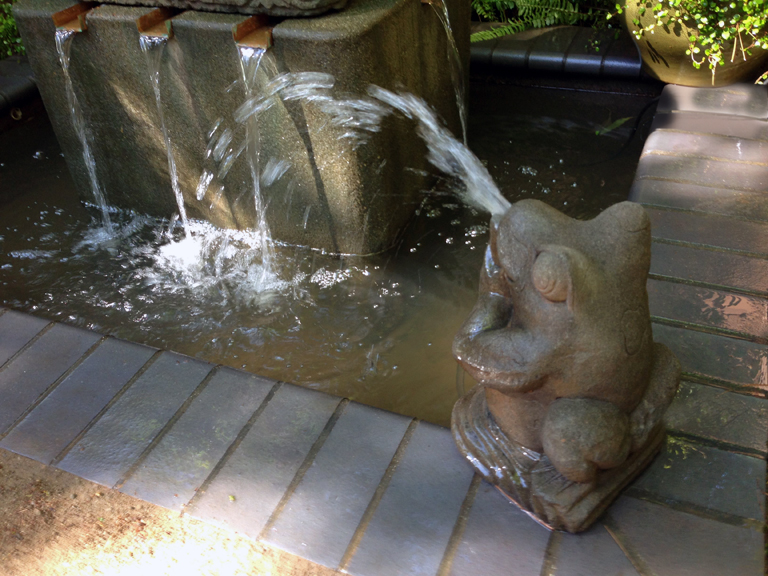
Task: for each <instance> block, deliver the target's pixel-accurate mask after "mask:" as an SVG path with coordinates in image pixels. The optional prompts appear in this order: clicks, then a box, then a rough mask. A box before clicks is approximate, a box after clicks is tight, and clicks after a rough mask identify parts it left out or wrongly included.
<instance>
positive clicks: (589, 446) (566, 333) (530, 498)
mask: <svg viewBox="0 0 768 576" xmlns="http://www.w3.org/2000/svg"><path fill="white" fill-rule="evenodd" d="M649 267H650V221H649V219H648V216H647V214H646V213H645V210H643V208H642V207H641V206H640V205H638V204H634V203H631V202H622V203H620V204H616V205H614V206H612V207H611V208H609V209H607V210H605V211H604V212H603V213H602V214H600V215H599V216H598V217H596V218H594V219H593V220H589V221H579V220H574V219H572V218H569V217H568V216H565V215H564V214H562V213H561V212H559V211H557V210H555V209H554V208H551V207H549V206H548V205H546V204H544V203H542V202H539V201H537V200H523V201H520V202H517V203H516V204H514V205H513V206H512V207H511V208H510V209H509V210H508V211H507V213H506V214H503V215H501V216H500V217H499V216H494V218H493V219H492V222H491V238H490V243H489V246H488V249H487V251H486V255H485V262H484V265H483V268H482V270H481V274H480V295H479V298H478V301H477V304H476V305H475V308H474V309H473V311H472V313H471V314H470V316H469V318H468V319H467V320H466V321H465V323H464V325H463V326H462V328H461V329H460V331H459V333H458V335H457V336H456V339H455V341H454V346H453V353H454V356H455V357H456V358H457V360H458V361H459V362H460V363H461V365H462V366H463V367H464V369H465V370H466V371H467V372H468V373H469V374H470V375H471V376H472V377H473V378H474V379H475V380H477V382H478V383H479V386H478V387H476V388H475V389H473V390H472V391H470V393H469V394H467V395H466V396H465V397H464V398H462V399H461V400H460V401H459V402H457V404H456V406H455V408H454V413H453V418H452V428H453V433H454V438H455V439H456V441H457V444H458V445H459V448H460V449H461V450H462V451H463V452H464V453H465V455H466V456H467V457H468V458H469V460H470V462H472V463H473V464H474V465H475V467H476V469H477V470H478V471H479V472H480V473H481V474H482V475H483V476H485V477H486V479H487V480H489V481H491V482H495V483H496V484H498V485H499V486H500V487H501V488H502V490H504V492H505V493H507V495H509V496H510V497H511V498H512V499H513V500H514V501H515V502H516V503H517V504H518V505H520V506H521V507H522V508H524V509H525V510H527V511H528V512H530V513H532V514H533V515H535V516H536V518H537V519H538V520H540V521H541V522H542V523H544V524H546V525H547V526H550V527H554V528H566V529H568V530H570V531H578V530H583V529H585V528H586V527H587V526H588V525H589V523H591V522H592V521H593V520H594V519H595V518H596V517H597V516H598V515H599V513H600V512H602V510H603V509H604V508H605V507H606V506H608V504H609V503H610V501H611V500H612V499H613V498H614V497H615V496H616V495H617V494H618V491H619V490H620V489H621V488H622V487H623V486H624V485H626V484H627V483H628V482H629V481H631V479H632V478H634V476H636V475H637V474H638V473H639V472H640V471H641V470H642V469H643V468H644V467H645V466H646V465H647V464H648V463H649V462H650V460H651V459H652V458H653V456H654V455H655V453H656V451H657V450H658V447H659V445H660V443H661V441H662V439H663V434H664V431H663V423H662V416H663V414H664V412H665V411H666V409H667V407H668V406H669V404H670V402H671V401H672V398H673V397H674V395H675V392H676V391H677V387H678V383H679V377H680V366H679V363H678V362H677V359H676V358H675V357H674V355H673V354H672V353H671V352H670V351H669V350H668V349H667V348H666V347H665V346H664V345H663V344H658V343H654V342H653V337H652V333H651V322H650V313H649V310H648V295H647V292H646V287H645V284H646V278H647V275H648V270H649Z"/></svg>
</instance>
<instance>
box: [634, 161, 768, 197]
mask: <svg viewBox="0 0 768 576" xmlns="http://www.w3.org/2000/svg"><path fill="white" fill-rule="evenodd" d="M635 178H659V179H666V180H673V181H675V182H683V183H689V184H695V185H698V186H713V187H717V188H733V189H735V190H753V191H756V192H767V191H768V166H764V165H755V164H746V163H740V162H722V161H718V160H708V159H704V158H691V157H687V156H679V155H668V154H664V155H660V154H654V153H650V154H644V155H643V156H641V157H640V163H639V164H638V166H637V173H636V175H635Z"/></svg>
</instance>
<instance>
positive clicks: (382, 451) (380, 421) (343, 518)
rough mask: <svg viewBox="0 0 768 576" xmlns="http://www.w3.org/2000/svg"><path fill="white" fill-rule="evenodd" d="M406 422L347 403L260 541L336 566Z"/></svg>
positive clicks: (323, 563)
mask: <svg viewBox="0 0 768 576" xmlns="http://www.w3.org/2000/svg"><path fill="white" fill-rule="evenodd" d="M409 422H410V419H408V418H405V417H403V416H399V415H396V414H391V413H389V412H383V411H380V410H376V409H374V408H368V407H367V406H362V405H360V404H349V405H347V407H346V409H345V410H344V413H343V414H342V415H341V417H340V418H339V420H338V421H337V422H336V424H335V425H334V427H333V430H331V433H330V435H329V436H328V439H327V440H326V441H325V443H324V444H323V446H322V448H321V449H320V451H319V452H318V454H317V456H316V457H315V459H314V461H313V462H312V466H311V467H310V468H309V470H307V472H306V474H305V475H304V477H303V478H302V481H301V483H300V484H299V485H298V487H297V488H296V491H295V492H294V493H293V495H292V496H291V498H290V499H289V500H288V501H287V502H286V504H285V508H284V509H283V511H282V512H281V513H280V516H279V517H278V519H277V521H276V522H275V523H274V524H273V525H272V526H271V527H270V528H269V530H268V531H267V533H266V536H265V541H266V542H269V543H270V544H274V545H275V546H278V547H279V548H281V549H283V550H286V551H288V552H292V553H294V554H298V555H300V556H303V557H304V558H307V559H309V560H312V561H313V562H317V563H318V564H322V565H323V566H328V567H329V568H336V567H337V566H338V565H339V563H340V562H341V560H342V557H343V555H344V552H345V551H346V550H347V546H348V545H349V543H350V541H351V540H352V536H353V535H354V534H355V530H356V528H357V526H358V524H359V523H360V520H361V518H362V516H363V513H364V512H365V510H366V508H367V507H368V504H369V502H370V501H371V498H372V497H373V495H374V492H375V491H376V488H377V487H378V486H379V483H380V482H381V479H382V477H383V475H384V472H385V471H386V470H387V467H388V466H389V464H390V462H391V460H392V457H393V456H394V454H395V451H396V450H397V447H398V445H399V443H400V441H401V440H402V438H403V434H405V431H406V428H407V427H408V424H409Z"/></svg>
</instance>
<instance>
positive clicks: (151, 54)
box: [139, 34, 189, 236]
mask: <svg viewBox="0 0 768 576" xmlns="http://www.w3.org/2000/svg"><path fill="white" fill-rule="evenodd" d="M167 42H168V39H167V38H165V37H162V36H145V35H143V34H142V35H140V36H139V44H140V45H141V51H142V52H143V53H144V57H145V58H146V61H147V68H148V70H149V79H150V80H151V81H152V90H153V91H154V93H155V104H156V105H157V115H158V117H159V118H160V127H161V128H162V131H163V139H164V140H165V151H166V154H167V155H168V172H169V173H170V175H171V188H172V189H173V195H174V196H175V197H176V205H177V206H178V208H179V216H180V217H181V221H182V223H183V224H184V233H185V234H186V235H187V236H189V220H188V219H187V210H186V208H185V207H184V195H183V194H182V193H181V186H180V185H179V174H178V171H177V170H176V160H175V159H174V157H173V148H172V147H171V137H170V135H169V134H168V128H167V127H166V125H165V115H164V114H163V104H162V100H161V98H160V60H161V59H162V57H163V51H164V50H165V45H166V44H167Z"/></svg>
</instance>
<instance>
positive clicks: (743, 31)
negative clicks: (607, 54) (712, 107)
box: [608, 0, 768, 79]
mask: <svg viewBox="0 0 768 576" xmlns="http://www.w3.org/2000/svg"><path fill="white" fill-rule="evenodd" d="M633 1H634V0H633ZM625 7H626V4H623V5H622V4H616V10H617V12H618V13H619V14H621V13H622V11H623V10H624V8H625ZM648 11H650V12H651V14H652V16H653V20H652V22H651V23H650V24H646V25H641V23H640V21H639V20H634V21H633V23H634V24H635V26H637V27H638V29H636V30H633V31H632V33H633V34H634V35H635V36H636V37H637V38H638V39H639V38H641V37H643V36H644V35H646V34H653V33H654V30H655V29H656V28H658V27H662V28H664V30H665V31H666V30H672V31H673V32H675V31H680V32H684V33H686V34H688V50H686V52H685V53H686V54H689V55H690V56H691V62H692V64H693V66H694V68H697V69H698V68H701V65H702V64H708V66H709V69H710V70H712V77H713V79H714V75H715V71H716V69H717V67H718V66H722V65H723V64H724V63H725V62H726V61H730V62H734V61H736V59H737V58H738V59H743V60H746V59H747V58H748V57H749V56H751V55H752V53H753V52H755V51H762V50H768V0H733V1H728V0H665V1H663V2H655V1H654V2H646V3H645V6H643V7H641V8H640V10H639V14H640V16H643V15H645V13H646V12H648ZM608 18H610V15H609V16H608Z"/></svg>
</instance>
